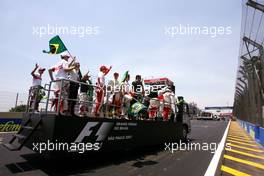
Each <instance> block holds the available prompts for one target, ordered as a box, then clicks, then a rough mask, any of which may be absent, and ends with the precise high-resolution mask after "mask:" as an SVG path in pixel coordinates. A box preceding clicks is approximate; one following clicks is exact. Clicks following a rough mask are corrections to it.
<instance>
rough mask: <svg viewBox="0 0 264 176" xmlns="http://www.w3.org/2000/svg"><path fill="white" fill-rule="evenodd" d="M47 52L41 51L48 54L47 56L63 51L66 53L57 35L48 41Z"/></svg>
mask: <svg viewBox="0 0 264 176" xmlns="http://www.w3.org/2000/svg"><path fill="white" fill-rule="evenodd" d="M49 48H50V50H49V51H46V50H43V53H48V54H60V53H62V52H64V51H67V48H66V46H65V45H64V43H63V42H62V40H61V39H60V37H59V36H58V35H56V36H55V37H53V38H52V39H50V41H49Z"/></svg>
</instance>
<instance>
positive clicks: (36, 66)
mask: <svg viewBox="0 0 264 176" xmlns="http://www.w3.org/2000/svg"><path fill="white" fill-rule="evenodd" d="M38 67H39V66H38V64H37V63H36V65H35V68H34V69H33V70H32V72H31V75H32V76H33V77H35V76H36V75H35V71H36V70H37V69H38Z"/></svg>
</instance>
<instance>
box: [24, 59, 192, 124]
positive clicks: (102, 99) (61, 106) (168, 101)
mask: <svg viewBox="0 0 264 176" xmlns="http://www.w3.org/2000/svg"><path fill="white" fill-rule="evenodd" d="M71 57H72V56H70V55H67V54H65V55H61V60H60V61H59V62H58V63H57V64H56V65H54V66H52V67H51V68H50V69H48V72H49V76H50V79H51V81H52V83H53V92H54V98H52V100H51V108H52V109H54V110H55V111H58V112H60V113H61V114H65V115H76V114H77V113H75V109H76V105H78V115H79V116H90V117H99V116H100V112H101V110H102V109H103V108H104V110H105V114H104V116H107V117H110V118H126V119H129V118H131V117H130V116H128V114H129V112H130V111H131V109H134V110H137V109H139V108H141V107H147V117H142V116H140V118H148V119H156V118H157V117H158V116H161V117H162V118H163V120H164V121H168V120H169V119H175V117H176V115H177V121H182V116H183V108H184V105H185V104H186V103H185V102H184V100H183V97H178V101H177V99H176V97H175V94H174V92H173V91H172V90H171V87H170V86H169V85H168V86H166V87H164V88H163V89H161V90H159V91H158V93H157V95H158V96H157V97H155V98H149V97H148V96H146V95H145V90H144V85H143V81H142V78H141V75H136V77H135V81H133V82H132V85H130V83H129V82H130V75H129V73H128V71H127V72H125V74H124V76H123V78H122V80H121V81H119V80H120V79H119V73H117V72H114V74H113V79H110V81H109V82H108V84H106V82H105V77H106V75H107V74H108V73H109V72H110V71H111V69H112V66H110V67H107V66H101V67H100V68H99V73H98V75H97V79H96V84H95V85H92V81H91V76H90V74H89V72H88V73H86V74H84V75H82V73H81V70H80V63H79V62H77V61H76V58H75V57H73V58H72V59H70V58H71ZM37 70H38V72H37V73H36V71H37ZM44 72H45V68H42V67H40V66H39V65H38V64H36V66H35V68H34V70H33V71H32V72H31V75H32V77H33V85H32V88H31V92H30V101H29V102H30V103H29V106H30V107H32V106H33V107H32V109H33V110H35V111H38V109H39V105H38V104H39V103H40V100H41V99H42V98H43V96H44V95H43V94H42V95H41V96H40V92H43V91H40V90H41V89H43V87H42V86H41V80H42V75H43V73H44ZM48 101H50V100H48ZM77 103H78V104H77ZM140 105H142V106H140ZM102 107H103V108H102ZM187 108H188V106H187Z"/></svg>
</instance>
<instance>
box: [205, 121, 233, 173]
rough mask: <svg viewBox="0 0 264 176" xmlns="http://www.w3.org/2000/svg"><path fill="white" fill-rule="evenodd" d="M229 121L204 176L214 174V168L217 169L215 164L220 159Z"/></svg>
mask: <svg viewBox="0 0 264 176" xmlns="http://www.w3.org/2000/svg"><path fill="white" fill-rule="evenodd" d="M230 123H231V121H230V120H229V122H228V125H227V127H226V129H225V132H224V135H223V137H222V139H221V142H220V143H219V145H218V147H217V150H216V152H215V154H214V156H213V158H212V160H211V162H210V164H209V166H208V168H207V170H206V172H205V174H204V176H214V175H215V174H216V170H217V166H218V163H219V161H220V159H221V156H222V152H223V151H224V147H225V142H226V137H227V133H228V129H229V126H230Z"/></svg>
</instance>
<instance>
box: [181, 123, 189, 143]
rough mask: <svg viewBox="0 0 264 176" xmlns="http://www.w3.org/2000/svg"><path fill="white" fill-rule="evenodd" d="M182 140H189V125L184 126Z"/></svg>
mask: <svg viewBox="0 0 264 176" xmlns="http://www.w3.org/2000/svg"><path fill="white" fill-rule="evenodd" d="M182 141H183V142H187V141H188V127H187V125H183V127H182Z"/></svg>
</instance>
